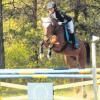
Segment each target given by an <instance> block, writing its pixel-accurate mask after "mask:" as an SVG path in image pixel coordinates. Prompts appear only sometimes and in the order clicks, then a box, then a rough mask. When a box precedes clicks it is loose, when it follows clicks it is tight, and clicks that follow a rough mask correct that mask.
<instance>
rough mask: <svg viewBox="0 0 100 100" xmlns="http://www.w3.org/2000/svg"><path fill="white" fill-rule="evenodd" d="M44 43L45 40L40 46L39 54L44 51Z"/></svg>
mask: <svg viewBox="0 0 100 100" xmlns="http://www.w3.org/2000/svg"><path fill="white" fill-rule="evenodd" d="M43 44H44V41H41V42H40V47H39V54H41V53H43Z"/></svg>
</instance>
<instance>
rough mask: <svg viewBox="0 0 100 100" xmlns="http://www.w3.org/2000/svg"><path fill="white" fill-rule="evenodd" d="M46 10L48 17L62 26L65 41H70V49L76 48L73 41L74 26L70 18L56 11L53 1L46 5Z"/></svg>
mask: <svg viewBox="0 0 100 100" xmlns="http://www.w3.org/2000/svg"><path fill="white" fill-rule="evenodd" d="M47 10H48V12H49V16H50V17H53V18H55V19H57V20H58V24H59V25H63V24H64V28H65V31H66V38H67V41H70V40H71V41H72V48H78V45H76V41H75V33H74V24H73V20H72V18H71V17H70V16H67V15H66V14H65V13H63V12H61V11H59V10H58V9H57V6H56V3H55V2H53V1H51V2H49V3H48V4H47ZM68 33H69V34H70V36H68ZM69 37H70V38H69Z"/></svg>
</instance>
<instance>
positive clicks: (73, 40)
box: [70, 34, 76, 49]
mask: <svg viewBox="0 0 100 100" xmlns="http://www.w3.org/2000/svg"><path fill="white" fill-rule="evenodd" d="M70 39H71V41H72V48H74V49H76V46H75V35H74V34H70Z"/></svg>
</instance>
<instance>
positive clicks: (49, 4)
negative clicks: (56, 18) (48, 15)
mask: <svg viewBox="0 0 100 100" xmlns="http://www.w3.org/2000/svg"><path fill="white" fill-rule="evenodd" d="M51 8H56V3H55V2H53V1H50V2H48V4H47V9H51Z"/></svg>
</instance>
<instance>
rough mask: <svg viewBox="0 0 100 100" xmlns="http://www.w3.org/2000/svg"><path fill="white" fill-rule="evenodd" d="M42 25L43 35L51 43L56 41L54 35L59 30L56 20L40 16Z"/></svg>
mask: <svg viewBox="0 0 100 100" xmlns="http://www.w3.org/2000/svg"><path fill="white" fill-rule="evenodd" d="M42 26H43V30H44V35H45V36H46V37H47V38H48V39H50V41H51V42H52V43H55V42H56V41H57V37H56V36H55V35H57V33H58V31H60V30H59V25H58V21H57V20H56V19H54V18H50V17H45V18H42Z"/></svg>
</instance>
